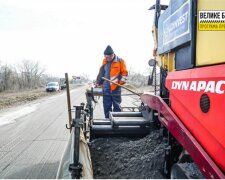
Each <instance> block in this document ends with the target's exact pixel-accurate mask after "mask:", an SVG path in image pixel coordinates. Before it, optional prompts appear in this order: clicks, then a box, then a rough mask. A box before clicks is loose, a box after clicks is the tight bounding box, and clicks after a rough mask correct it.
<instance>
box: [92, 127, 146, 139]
mask: <svg viewBox="0 0 225 180" xmlns="http://www.w3.org/2000/svg"><path fill="white" fill-rule="evenodd" d="M149 132H150V128H149V127H140V126H119V127H112V126H111V125H93V126H92V128H91V136H92V137H104V136H106V135H117V136H128V137H129V136H139V135H141V136H143V135H147V134H148V133H149Z"/></svg>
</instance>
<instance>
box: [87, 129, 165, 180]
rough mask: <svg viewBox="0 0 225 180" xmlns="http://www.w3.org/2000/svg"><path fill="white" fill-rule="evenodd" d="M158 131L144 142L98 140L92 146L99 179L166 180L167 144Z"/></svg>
mask: <svg viewBox="0 0 225 180" xmlns="http://www.w3.org/2000/svg"><path fill="white" fill-rule="evenodd" d="M158 134H159V133H158V130H154V131H152V132H151V133H150V134H149V135H147V136H146V137H144V138H141V139H131V138H98V139H95V140H93V141H92V142H91V143H90V152H91V158H92V164H93V170H94V178H97V179H102V178H103V179H118V178H119V179H165V178H166V177H165V176H164V175H163V173H162V171H163V160H164V151H163V149H164V146H165V143H164V142H163V141H162V139H161V138H159V135H158Z"/></svg>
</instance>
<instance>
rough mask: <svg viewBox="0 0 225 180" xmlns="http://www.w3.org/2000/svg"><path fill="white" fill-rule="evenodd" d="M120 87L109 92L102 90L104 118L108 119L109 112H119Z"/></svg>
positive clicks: (106, 89) (108, 89)
mask: <svg viewBox="0 0 225 180" xmlns="http://www.w3.org/2000/svg"><path fill="white" fill-rule="evenodd" d="M121 101H122V99H121V87H117V88H116V89H115V90H114V91H112V92H111V90H110V88H103V107H104V113H105V118H109V112H110V111H111V112H112V105H113V112H120V111H121V107H120V103H121Z"/></svg>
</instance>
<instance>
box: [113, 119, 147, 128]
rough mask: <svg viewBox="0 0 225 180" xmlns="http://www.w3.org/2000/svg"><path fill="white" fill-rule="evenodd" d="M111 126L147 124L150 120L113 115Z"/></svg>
mask: <svg viewBox="0 0 225 180" xmlns="http://www.w3.org/2000/svg"><path fill="white" fill-rule="evenodd" d="M111 123H112V126H149V125H150V121H148V120H145V119H144V118H143V117H113V119H112V120H111Z"/></svg>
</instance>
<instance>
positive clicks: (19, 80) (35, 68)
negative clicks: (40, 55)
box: [0, 60, 59, 92]
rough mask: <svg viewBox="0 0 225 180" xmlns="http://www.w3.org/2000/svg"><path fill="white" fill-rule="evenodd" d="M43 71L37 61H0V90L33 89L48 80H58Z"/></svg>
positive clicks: (41, 85) (43, 84)
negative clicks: (12, 63) (4, 62)
mask: <svg viewBox="0 0 225 180" xmlns="http://www.w3.org/2000/svg"><path fill="white" fill-rule="evenodd" d="M44 72H45V69H44V68H43V67H42V66H41V65H40V63H39V62H35V61H31V60H23V61H22V62H21V63H19V64H17V65H8V64H2V63H1V62H0V92H3V91H9V90H10V91H11V90H12V91H17V90H25V89H35V88H38V87H43V86H45V84H46V83H47V82H48V81H53V80H54V81H58V80H59V78H56V77H52V76H50V75H46V74H44Z"/></svg>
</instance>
